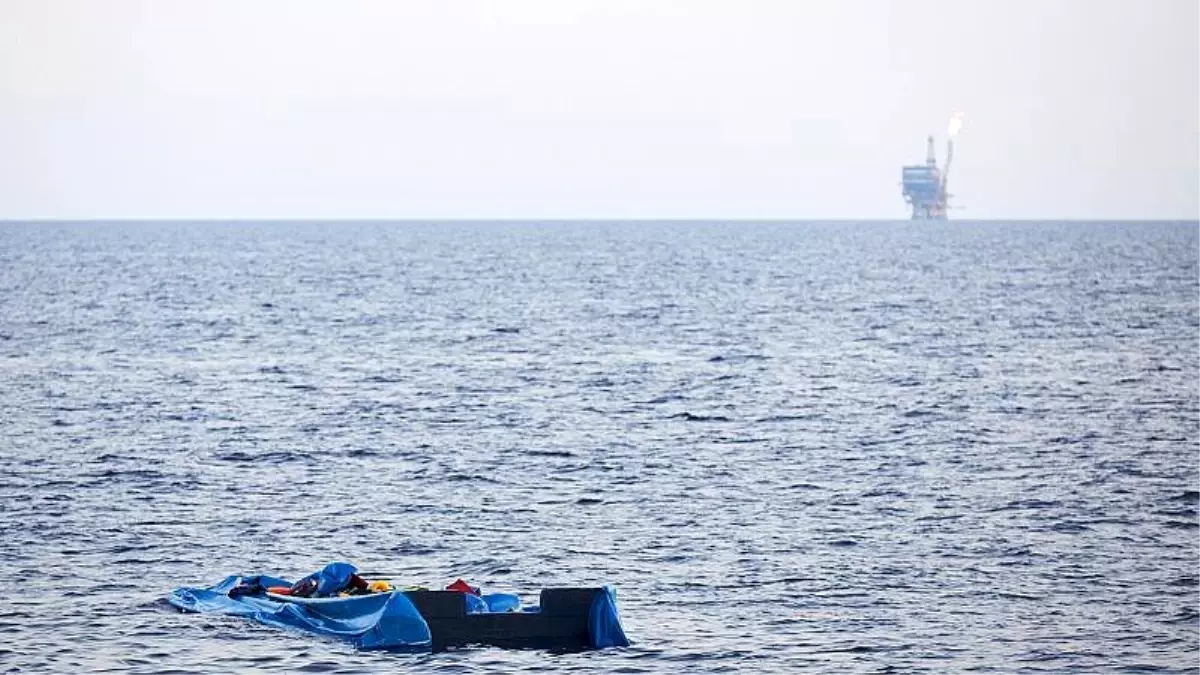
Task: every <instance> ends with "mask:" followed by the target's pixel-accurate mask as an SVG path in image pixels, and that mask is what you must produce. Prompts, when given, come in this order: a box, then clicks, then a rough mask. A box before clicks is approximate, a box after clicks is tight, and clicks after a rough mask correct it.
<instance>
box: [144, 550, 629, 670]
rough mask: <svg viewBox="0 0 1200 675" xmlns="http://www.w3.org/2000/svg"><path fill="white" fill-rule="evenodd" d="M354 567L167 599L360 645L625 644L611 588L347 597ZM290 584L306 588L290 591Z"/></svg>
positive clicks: (333, 566) (238, 582) (225, 583)
mask: <svg viewBox="0 0 1200 675" xmlns="http://www.w3.org/2000/svg"><path fill="white" fill-rule="evenodd" d="M356 572H357V570H356V569H355V568H354V566H353V565H350V564H349V563H342V562H338V563H330V564H329V565H326V566H325V568H324V569H323V570H321V571H320V572H316V573H314V574H311V575H309V576H308V577H305V578H303V579H301V580H300V581H297V582H295V583H292V582H289V581H287V580H286V579H283V578H280V577H275V576H270V575H263V574H259V575H249V576H242V575H231V576H228V577H226V578H225V579H224V580H222V581H221V582H220V583H217V584H215V585H213V586H209V587H207V588H178V589H176V590H174V591H173V592H172V593H171V594H170V595H169V596H168V597H167V601H168V602H169V603H170V604H171V605H173V606H175V607H177V608H179V609H180V610H182V611H185V612H200V613H214V614H228V615H234V616H241V617H245V618H249V619H253V620H256V621H259V622H261V623H264V624H268V625H272V626H277V627H280V628H287V629H299V630H304V631H308V632H311V633H316V634H319V635H326V636H331V637H336V638H339V639H342V640H346V641H348V642H351V643H352V644H354V646H355V647H357V648H359V649H391V650H403V651H435V652H436V651H444V650H447V649H451V648H455V647H463V646H468V645H491V646H495V647H505V648H514V649H522V648H532V649H589V648H595V649H600V648H605V647H624V646H628V645H629V640H628V638H627V637H626V636H625V631H624V629H623V628H622V626H621V620H620V618H619V617H618V615H617V604H616V591H615V590H614V589H613V588H612V587H611V586H603V587H596V588H545V589H542V591H541V594H540V596H539V603H538V604H537V605H536V606H532V607H521V606H520V600H519V598H517V596H515V595H513V594H509V593H490V594H483V593H478V589H471V588H470V587H469V586H466V585H465V584H459V585H457V586H454V587H455V588H467V589H469V590H426V589H392V590H386V591H375V592H372V591H369V590H363V591H354V590H353V589H352V592H357V594H346V593H345V592H344V590H345V589H346V588H347V584H348V582H349V580H350V579H351V578H353V577H352V575H354V574H355V573H356ZM306 582H307V583H306ZM375 587H376V588H378V587H379V586H378V585H375ZM296 588H304V589H306V591H308V592H309V593H310V594H307V595H292V594H291V593H290V591H291V590H293V589H296ZM268 589H269V590H268Z"/></svg>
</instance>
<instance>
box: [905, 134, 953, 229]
mask: <svg viewBox="0 0 1200 675" xmlns="http://www.w3.org/2000/svg"><path fill="white" fill-rule="evenodd" d="M960 128H962V115H961V114H958V115H955V116H953V117H951V118H950V127H949V129H948V130H947V131H948V134H947V135H948V139H947V140H946V165H945V167H944V168H940V169H939V168H938V165H937V157H936V155H935V149H934V145H933V136H930V137H929V142H928V148H927V150H926V153H925V163H924V164H913V165H910V166H905V167H901V178H902V180H901V183H900V185H901V186H902V187H903V188H904V191H903V194H904V201H905V203H907V204H910V205H911V206H912V219H913V220H945V219H946V210H947V209H948V208H949V201H950V193H949V192H947V191H946V180H947V179H948V178H949V177H950V162H952V161H953V160H954V136H955V134H957V133H958V130H959V129H960Z"/></svg>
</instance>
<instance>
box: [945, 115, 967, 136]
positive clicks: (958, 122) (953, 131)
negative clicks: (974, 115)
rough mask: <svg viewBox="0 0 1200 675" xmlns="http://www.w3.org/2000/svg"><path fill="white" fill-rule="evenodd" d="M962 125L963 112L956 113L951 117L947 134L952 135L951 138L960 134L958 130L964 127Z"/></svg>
mask: <svg viewBox="0 0 1200 675" xmlns="http://www.w3.org/2000/svg"><path fill="white" fill-rule="evenodd" d="M962 125H963V114H962V113H954V115H953V116H952V117H951V118H950V126H949V127H947V129H946V134H947V135H948V136H950V138H954V136H955V135H957V134H958V130H959V129H961V128H962Z"/></svg>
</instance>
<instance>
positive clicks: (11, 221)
mask: <svg viewBox="0 0 1200 675" xmlns="http://www.w3.org/2000/svg"><path fill="white" fill-rule="evenodd" d="M905 222H913V223H994V222H1005V223H1197V224H1200V217H1198V216H1191V217H1185V218H1088V217H1024V218H948V219H945V220H914V219H912V218H881V217H873V218H854V217H837V218H821V217H807V218H746V217H721V216H712V217H699V218H663V217H649V218H639V217H613V218H605V217H579V216H574V217H566V218H554V217H537V218H533V217H499V218H489V217H480V218H461V217H431V218H420V217H411V216H404V217H394V218H390V217H352V218H340V217H320V218H313V217H286V216H284V217H275V216H270V217H262V216H256V217H238V216H220V217H205V218H190V217H183V218H181V217H133V218H127V217H119V218H108V217H87V218H40V217H39V218H0V225H20V224H30V225H32V224H41V223H47V224H53V223H80V224H84V223H86V224H124V223H130V224H132V223H222V224H227V223H323V224H353V223H395V224H419V223H426V224H429V223H562V224H572V223H579V224H586V223H779V224H787V223H905Z"/></svg>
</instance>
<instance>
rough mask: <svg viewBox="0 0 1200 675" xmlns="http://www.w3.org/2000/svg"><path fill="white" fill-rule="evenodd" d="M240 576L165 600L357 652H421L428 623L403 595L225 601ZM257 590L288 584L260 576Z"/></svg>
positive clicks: (425, 645)
mask: <svg viewBox="0 0 1200 675" xmlns="http://www.w3.org/2000/svg"><path fill="white" fill-rule="evenodd" d="M242 580H243V577H240V576H236V575H235V576H230V577H227V578H226V579H225V580H224V581H222V582H221V583H219V584H217V585H215V586H211V587H209V588H180V589H177V590H175V591H174V592H173V593H171V595H170V596H168V598H167V601H168V602H170V603H171V604H172V605H174V606H175V607H178V608H179V609H182V610H184V611H189V612H204V613H217V614H230V615H233V616H241V617H246V618H249V619H255V620H257V621H260V622H262V623H265V624H268V625H272V626H277V627H280V628H294V629H300V630H306V631H309V632H312V633H317V634H320V635H328V636H331V637H335V638H340V639H343V640H347V641H349V642H351V643H353V644H354V646H355V647H358V648H359V649H396V650H414V651H427V650H429V649H430V648H431V646H432V644H433V640H432V636H431V635H430V633H429V624H427V623H425V618H424V617H422V616H421V613H420V612H418V611H417V608H416V607H415V606H413V604H412V602H411V601H410V600H409V599H408V597H407V596H406V595H404V594H403V593H376V594H373V595H361V596H354V597H351V598H346V599H344V600H339V601H337V602H328V603H317V604H297V603H290V602H277V601H274V600H269V599H267V598H265V597H262V596H251V595H245V596H241V597H238V598H231V597H229V595H228V593H229V591H230V590H231V589H233V588H234V587H235V586H237V585H238V584H239V583H241V581H242ZM259 583H261V584H262V585H263V586H291V585H292V584H291V582H289V581H285V580H283V579H278V578H275V577H269V576H260V577H259Z"/></svg>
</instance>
